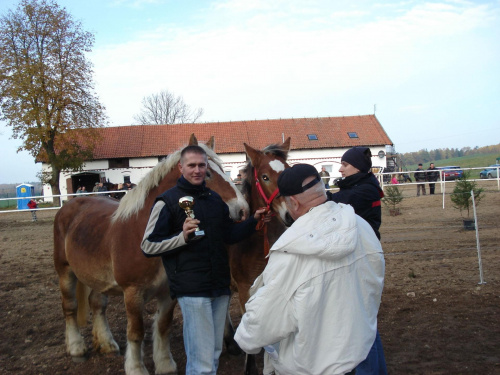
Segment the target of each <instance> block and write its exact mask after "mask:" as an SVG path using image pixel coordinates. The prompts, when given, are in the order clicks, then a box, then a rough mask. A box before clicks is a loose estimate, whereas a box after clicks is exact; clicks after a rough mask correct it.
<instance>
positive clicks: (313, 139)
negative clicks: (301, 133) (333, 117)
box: [307, 134, 318, 141]
mask: <svg viewBox="0 0 500 375" xmlns="http://www.w3.org/2000/svg"><path fill="white" fill-rule="evenodd" d="M307 138H308V139H309V140H310V141H317V140H318V136H317V135H316V134H308V135H307Z"/></svg>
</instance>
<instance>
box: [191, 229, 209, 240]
mask: <svg viewBox="0 0 500 375" xmlns="http://www.w3.org/2000/svg"><path fill="white" fill-rule="evenodd" d="M204 236H205V231H204V230H197V231H195V232H193V233H191V234H190V235H189V240H190V241H196V240H199V239H201V238H203V237H204Z"/></svg>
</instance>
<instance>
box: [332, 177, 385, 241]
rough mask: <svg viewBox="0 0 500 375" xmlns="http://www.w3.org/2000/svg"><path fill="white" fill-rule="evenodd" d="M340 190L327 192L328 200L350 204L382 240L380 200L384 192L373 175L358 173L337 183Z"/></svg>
mask: <svg viewBox="0 0 500 375" xmlns="http://www.w3.org/2000/svg"><path fill="white" fill-rule="evenodd" d="M337 185H338V186H339V188H340V190H339V191H338V192H337V193H331V192H327V195H328V200H332V201H334V202H337V203H345V204H350V205H351V206H352V208H354V212H355V213H356V214H358V215H359V216H361V217H362V218H363V219H365V220H366V221H367V222H368V224H370V225H371V227H372V228H373V230H374V231H375V234H376V235H377V237H378V239H380V232H379V229H380V224H381V223H382V209H381V207H380V205H381V204H380V199H381V198H383V197H384V192H383V191H382V189H381V188H380V184H379V182H378V180H377V178H376V177H375V176H374V175H373V173H371V172H369V173H363V172H360V173H356V174H353V175H351V176H348V177H346V178H343V179H341V180H339V181H337Z"/></svg>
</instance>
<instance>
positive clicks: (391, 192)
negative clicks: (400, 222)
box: [382, 185, 403, 216]
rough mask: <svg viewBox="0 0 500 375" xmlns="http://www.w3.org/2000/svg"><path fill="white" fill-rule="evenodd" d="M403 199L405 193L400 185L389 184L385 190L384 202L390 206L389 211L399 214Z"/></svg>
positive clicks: (392, 213) (394, 214)
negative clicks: (399, 206)
mask: <svg viewBox="0 0 500 375" xmlns="http://www.w3.org/2000/svg"><path fill="white" fill-rule="evenodd" d="M402 200H403V194H402V193H401V190H399V187H397V186H394V185H393V186H387V187H386V188H385V191H384V198H382V202H384V204H386V205H387V206H389V212H390V214H391V216H396V215H398V214H399V210H398V205H399V204H400V203H401V201H402Z"/></svg>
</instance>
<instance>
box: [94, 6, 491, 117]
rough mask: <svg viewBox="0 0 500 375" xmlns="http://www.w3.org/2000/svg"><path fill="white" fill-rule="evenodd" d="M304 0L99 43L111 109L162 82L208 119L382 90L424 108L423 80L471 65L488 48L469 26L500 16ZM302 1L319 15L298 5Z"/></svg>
mask: <svg viewBox="0 0 500 375" xmlns="http://www.w3.org/2000/svg"><path fill="white" fill-rule="evenodd" d="M301 3H303V2H291V3H290V7H285V6H282V5H283V4H281V5H280V2H277V3H274V2H272V3H270V2H264V1H256V2H247V1H239V0H231V1H224V2H217V3H215V5H213V7H212V8H210V9H212V10H208V11H206V10H205V11H206V14H204V15H203V16H201V15H199V14H198V15H197V17H199V19H198V21H199V22H197V23H191V24H189V23H188V24H181V25H175V24H164V25H158V26H157V27H155V28H154V29H150V30H147V31H142V32H141V33H138V34H137V35H136V37H135V39H134V40H132V41H129V42H127V43H122V44H116V45H112V46H109V45H108V46H100V47H99V48H98V49H97V50H96V52H95V54H94V55H93V57H92V60H93V61H94V63H95V67H96V81H97V82H99V85H98V87H99V92H100V93H101V97H102V98H103V99H104V102H105V104H106V105H107V107H108V110H109V114H110V118H111V119H112V121H113V122H114V123H115V124H121V125H124V124H129V123H131V122H132V116H133V115H134V114H136V113H137V112H138V111H139V108H140V102H141V99H142V97H144V96H146V95H150V94H151V93H154V92H158V91H160V90H162V89H168V90H171V91H173V92H174V93H176V94H177V95H182V96H183V97H184V99H185V101H186V103H188V104H189V105H191V106H192V107H203V108H204V109H205V116H204V120H206V121H217V120H220V121H224V120H244V119H248V118H261V117H262V118H267V117H271V118H276V117H294V116H295V117H298V116H321V115H326V116H329V115H343V114H349V113H345V112H344V111H346V112H348V111H351V110H352V111H355V109H352V108H355V107H356V105H355V104H354V102H356V101H358V102H359V103H360V104H359V105H358V106H362V107H363V108H366V110H365V111H364V112H363V111H361V113H369V111H371V109H372V108H373V104H374V103H375V102H377V101H378V100H380V99H379V98H380V97H381V93H382V92H383V93H384V95H388V94H390V93H391V92H393V93H394V94H393V95H394V96H399V97H401V96H403V94H402V93H404V95H408V101H409V103H411V106H414V108H425V107H427V106H428V105H429V104H428V103H427V100H428V98H426V97H422V91H421V89H420V88H419V89H417V88H415V85H416V84H417V83H418V82H419V81H428V83H429V84H433V82H434V83H436V82H440V81H443V82H444V80H445V78H446V80H448V77H446V74H447V71H450V69H451V71H453V72H455V71H456V69H458V68H457V67H460V69H463V68H464V53H465V52H464V49H467V50H470V49H472V50H474V49H475V48H480V46H475V45H473V44H474V41H475V39H474V38H472V39H470V38H469V39H468V36H470V33H471V32H479V31H480V30H481V29H483V28H487V27H491V25H492V22H493V21H495V22H497V21H498V14H497V9H491V6H488V5H485V4H483V5H476V4H470V3H467V4H458V3H456V2H453V3H452V2H441V3H423V4H421V3H416V5H413V6H411V7H408V8H406V9H405V11H404V12H403V13H400V12H397V13H390V14H389V15H388V14H387V13H379V9H380V8H375V7H374V8H363V10H359V9H356V8H349V9H336V8H334V7H331V6H330V5H322V8H321V7H318V6H314V4H319V3H311V4H312V5H308V6H306V7H305V8H299V4H301ZM308 4H309V3H308ZM403 5H404V4H399V6H400V7H401V6H403ZM288 9H291V10H290V11H288ZM301 9H304V12H306V13H307V14H310V15H311V16H310V17H300V16H299V15H300V10H301ZM398 9H401V8H398ZM221 11H222V14H221ZM322 11H323V12H322ZM346 18H347V19H351V20H353V21H352V22H344V21H345V19H346ZM312 20H314V22H312ZM337 20H340V21H338V22H339V23H337ZM311 25H313V26H311ZM339 25H340V26H339ZM456 40H459V41H461V42H463V44H462V45H461V46H460V44H461V43H458V42H456ZM453 41H455V42H453ZM481 48H484V46H483V47H481ZM478 53H481V51H478ZM495 56H498V54H496V55H495ZM452 64H454V65H455V66H456V68H453V67H452V68H450V65H452ZM455 81H456V79H455ZM446 85H447V84H443V86H446ZM417 90H418V92H417ZM438 91H439V90H437V91H436V93H437V92H438ZM400 100H401V98H400ZM328 103H330V104H328ZM331 103H341V104H339V106H338V107H335V105H334V104H331ZM320 105H321V107H320ZM340 105H342V106H344V109H342V107H340ZM434 105H435V104H434ZM383 107H384V106H381V108H383ZM406 107H407V106H405V105H402V106H401V108H406ZM332 108H336V109H337V110H338V111H339V113H335V112H333V113H332ZM358 114H359V113H358Z"/></svg>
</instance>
